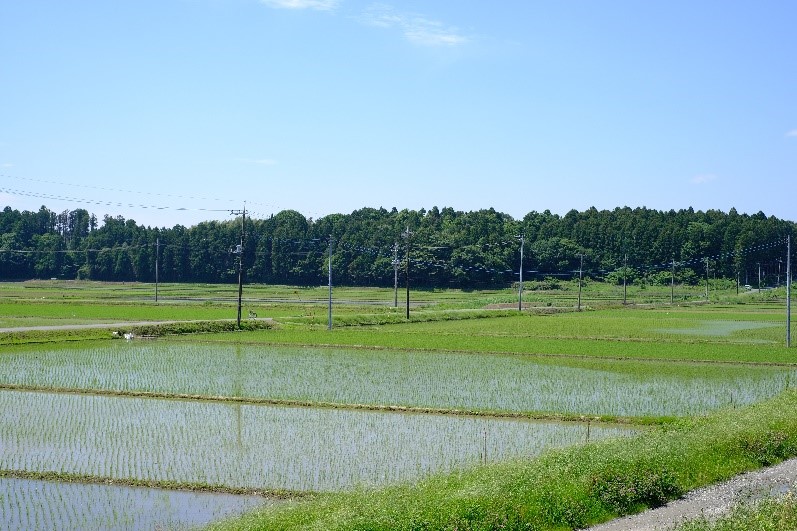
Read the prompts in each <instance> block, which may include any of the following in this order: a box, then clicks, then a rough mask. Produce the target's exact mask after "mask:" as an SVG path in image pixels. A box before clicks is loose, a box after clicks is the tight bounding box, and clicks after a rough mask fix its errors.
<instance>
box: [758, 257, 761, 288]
mask: <svg viewBox="0 0 797 531" xmlns="http://www.w3.org/2000/svg"><path fill="white" fill-rule="evenodd" d="M758 293H759V294H760V293H761V262H758Z"/></svg>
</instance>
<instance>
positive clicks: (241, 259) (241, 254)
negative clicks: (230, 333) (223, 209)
mask: <svg viewBox="0 0 797 531" xmlns="http://www.w3.org/2000/svg"><path fill="white" fill-rule="evenodd" d="M230 215H231V216H238V215H240V216H241V244H240V245H238V247H237V249H235V253H236V254H237V255H238V328H239V329H240V328H241V299H242V297H243V293H244V230H245V229H244V227H245V222H246V201H244V209H243V210H230Z"/></svg>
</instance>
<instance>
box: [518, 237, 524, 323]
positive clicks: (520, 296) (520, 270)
mask: <svg viewBox="0 0 797 531" xmlns="http://www.w3.org/2000/svg"><path fill="white" fill-rule="evenodd" d="M524 242H525V235H523V234H521V235H520V267H519V268H518V275H519V278H520V286H519V287H518V294H517V309H518V311H519V312H522V311H523V243H524Z"/></svg>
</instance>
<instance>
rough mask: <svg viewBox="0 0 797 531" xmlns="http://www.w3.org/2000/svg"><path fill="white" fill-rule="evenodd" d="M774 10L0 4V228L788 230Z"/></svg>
mask: <svg viewBox="0 0 797 531" xmlns="http://www.w3.org/2000/svg"><path fill="white" fill-rule="evenodd" d="M796 168H797V2H795V1H792V0H779V1H775V0H759V1H756V2H743V1H736V0H731V1H729V0H721V1H719V0H716V1H715V0H668V1H666V2H665V1H651V2H648V1H639V0H633V1H632V0H627V1H626V0H617V1H601V0H550V1H536V0H527V1H500V0H499V1H494V2H492V1H491V2H488V1H484V0H445V1H442V0H426V1H398V0H396V1H387V2H372V1H370V0H365V1H360V0H138V1H135V2H132V1H126V0H118V1H104V0H94V1H90V0H76V1H70V2H65V1H63V0H25V1H20V0H0V208H1V207H2V206H6V205H9V206H11V207H12V208H16V209H19V210H37V209H38V208H39V206H41V205H46V206H47V207H48V208H50V209H52V210H55V211H57V212H60V211H62V210H66V209H75V208H85V209H87V210H89V211H90V212H93V213H95V214H97V215H98V217H100V218H102V216H103V215H104V214H110V215H114V216H116V215H122V216H124V217H125V218H127V219H130V218H132V219H134V220H136V221H137V222H138V223H141V224H145V225H150V226H167V227H171V226H173V225H175V224H178V223H179V224H182V225H186V226H190V225H193V224H195V223H197V222H199V221H201V220H205V219H230V213H229V210H230V209H241V208H243V206H244V202H246V208H247V210H249V211H250V212H251V213H252V214H254V215H255V216H256V217H266V216H268V215H269V214H271V213H275V212H279V211H280V210H284V209H295V210H298V211H299V212H301V213H303V214H305V215H306V216H308V217H313V218H318V217H321V216H324V215H326V214H330V213H350V212H352V211H353V210H356V209H359V208H362V207H374V208H379V207H385V208H387V209H390V208H392V207H396V208H398V209H403V208H409V209H420V208H426V209H430V208H432V207H433V206H438V207H440V208H442V207H445V206H449V207H453V208H454V209H455V210H464V211H468V210H478V209H482V208H490V207H493V208H495V209H496V210H498V211H501V212H505V213H507V214H510V215H511V216H513V217H515V218H522V217H523V216H524V215H525V214H526V213H528V212H530V211H538V212H541V211H543V210H546V209H549V210H551V211H552V212H554V213H558V214H565V213H566V212H567V211H569V210H571V209H577V210H585V209H587V208H589V207H592V206H594V207H596V208H598V209H613V208H615V207H623V206H629V207H632V208H633V207H642V206H645V207H648V208H654V209H659V210H670V209H675V210H678V209H681V208H688V207H690V206H691V207H693V208H695V209H696V210H707V209H718V210H722V211H725V212H727V211H728V210H730V209H731V208H732V207H734V208H736V209H737V210H738V211H739V212H740V213H749V214H754V213H756V212H758V211H763V212H764V213H765V214H767V215H775V216H778V217H780V218H784V219H789V220H797V201H796V199H797V194H796V193H795V192H797V169H796Z"/></svg>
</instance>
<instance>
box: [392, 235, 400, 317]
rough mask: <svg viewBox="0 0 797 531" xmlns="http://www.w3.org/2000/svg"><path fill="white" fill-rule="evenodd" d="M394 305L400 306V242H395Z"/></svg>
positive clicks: (395, 306)
mask: <svg viewBox="0 0 797 531" xmlns="http://www.w3.org/2000/svg"><path fill="white" fill-rule="evenodd" d="M392 264H393V307H394V308H398V267H399V259H398V242H395V243H393V262H392Z"/></svg>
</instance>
